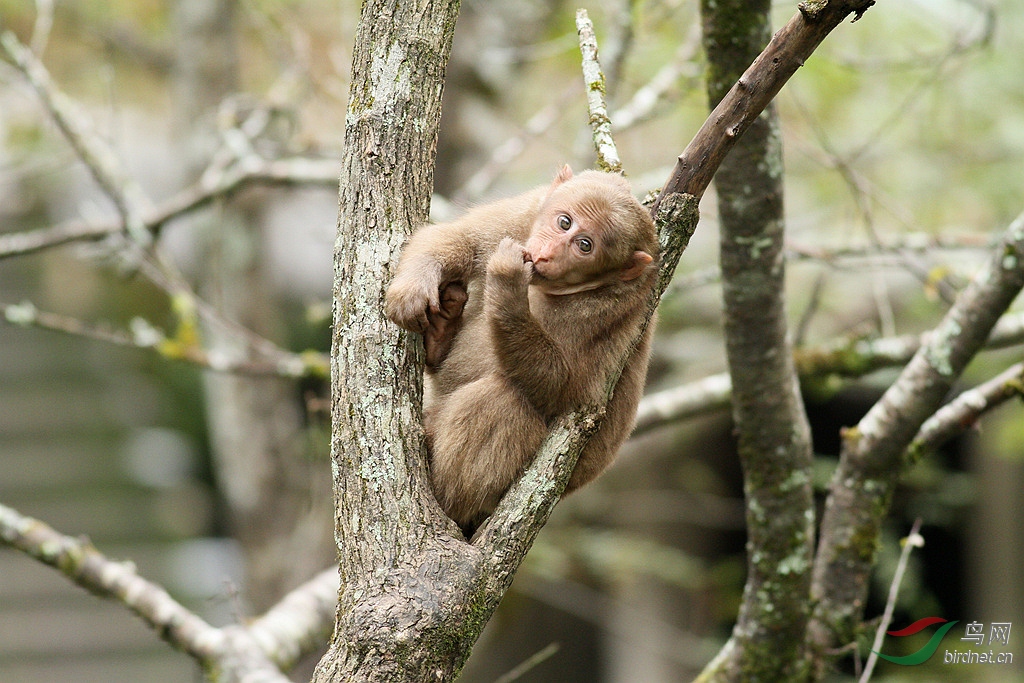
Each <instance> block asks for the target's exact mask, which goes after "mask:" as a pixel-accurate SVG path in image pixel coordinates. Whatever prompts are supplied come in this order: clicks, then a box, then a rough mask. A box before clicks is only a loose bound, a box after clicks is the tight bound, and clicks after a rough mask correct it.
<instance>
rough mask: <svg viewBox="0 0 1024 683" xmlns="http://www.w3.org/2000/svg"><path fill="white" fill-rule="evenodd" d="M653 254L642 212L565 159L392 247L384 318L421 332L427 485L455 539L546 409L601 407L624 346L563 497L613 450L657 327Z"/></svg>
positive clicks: (536, 432) (534, 442)
mask: <svg viewBox="0 0 1024 683" xmlns="http://www.w3.org/2000/svg"><path fill="white" fill-rule="evenodd" d="M658 258H659V246H658V240H657V237H656V235H655V230H654V223H653V221H652V219H651V216H650V214H649V213H648V211H647V210H646V209H645V208H644V207H643V206H642V205H641V204H640V203H639V202H638V201H637V200H636V198H635V197H634V196H633V195H632V193H631V191H630V187H629V183H628V182H627V181H626V180H625V179H624V178H623V177H621V176H619V175H614V174H609V173H602V172H599V171H583V172H581V173H580V174H579V175H575V176H574V175H573V172H572V169H570V168H569V166H564V167H562V169H561V170H560V171H559V172H558V173H557V174H556V176H555V179H554V181H553V182H552V183H551V185H550V186H541V187H538V188H535V189H533V190H530V191H528V192H526V193H523V194H520V195H518V196H515V197H511V198H507V199H501V200H498V201H495V202H493V203H490V204H485V205H482V206H478V207H476V208H473V209H470V210H469V211H468V212H467V213H466V214H465V215H463V216H462V217H460V218H458V219H456V220H453V221H451V222H447V223H439V224H428V225H425V226H423V227H421V228H419V229H418V230H417V231H415V232H414V234H413V235H412V237H411V238H410V240H409V241H408V242H407V244H406V245H405V246H404V247H403V250H402V254H401V257H400V259H399V264H398V268H397V271H396V274H395V276H394V279H393V280H392V282H391V283H390V285H389V287H388V290H387V294H386V297H385V313H386V315H387V317H388V318H389V319H390V320H391V321H393V322H394V323H396V324H397V325H399V326H401V327H403V328H405V329H407V330H409V331H412V332H419V333H422V335H423V342H424V348H425V356H426V363H425V364H426V375H427V386H426V391H425V394H424V413H423V425H424V430H425V432H426V440H427V448H428V453H429V457H430V460H429V469H430V477H431V484H432V486H433V489H434V494H435V497H436V498H437V501H438V502H439V503H440V505H441V508H442V509H443V510H444V512H445V514H447V515H448V516H449V517H451V518H452V519H453V520H455V522H456V523H457V524H458V525H459V526H460V527H461V528H462V530H463V532H464V533H466V536H467V537H469V536H471V535H472V532H473V530H475V529H476V528H477V527H478V526H479V524H480V523H481V522H482V521H483V520H484V519H485V518H486V517H487V516H489V515H490V514H491V513H492V512H493V511H494V508H495V507H496V506H497V504H498V501H499V500H500V499H501V497H502V496H503V495H504V494H505V492H506V491H507V490H508V489H509V487H511V485H512V484H513V483H515V481H516V480H517V479H518V478H519V477H520V476H521V475H522V473H523V472H524V471H525V469H526V467H527V466H529V464H530V462H531V461H532V459H533V456H534V454H535V453H536V451H537V449H538V448H539V446H540V444H541V442H542V441H543V439H544V437H545V436H546V435H547V433H548V429H549V427H550V424H551V422H552V421H553V420H554V418H556V417H557V416H559V415H561V414H563V413H565V412H567V411H570V410H573V409H576V408H580V407H583V406H589V405H596V404H599V403H600V402H602V401H603V398H604V394H605V391H606V385H607V382H608V380H609V378H610V373H611V372H612V371H613V370H614V369H617V367H618V363H619V362H621V359H622V358H623V357H625V356H626V354H627V353H628V354H629V357H628V360H627V362H626V365H625V368H624V370H623V372H622V375H621V377H620V379H619V383H618V385H617V388H616V389H615V392H614V394H613V396H612V398H611V401H610V402H609V404H608V406H607V411H606V414H605V418H604V421H603V423H602V425H601V427H600V429H599V430H598V431H597V433H596V434H595V435H594V436H593V437H592V438H591V439H590V442H589V443H588V444H587V446H586V447H585V448H584V450H583V452H582V453H581V454H580V457H579V460H578V462H577V464H576V467H575V469H574V470H573V473H572V475H571V478H570V479H569V483H568V485H567V487H566V491H565V492H566V493H569V492H571V491H574V490H576V489H578V488H580V487H581V486H583V485H584V484H586V483H588V482H589V481H591V480H592V479H594V478H595V477H596V476H597V475H598V474H599V473H600V472H601V471H603V470H604V469H605V468H606V467H607V466H608V465H609V464H610V463H611V461H612V460H613V459H614V457H615V455H616V453H617V452H618V449H619V446H621V445H622V443H623V441H625V440H626V438H627V437H628V436H629V433H630V432H631V431H632V427H633V419H634V417H635V415H636V408H637V403H638V402H639V400H640V396H641V393H642V390H643V385H644V382H645V380H646V375H647V362H648V358H649V355H650V347H651V334H652V329H653V325H649V326H648V327H647V328H646V330H645V331H644V334H643V335H642V336H640V338H639V340H637V337H638V335H639V334H640V330H641V327H642V325H643V321H644V320H645V318H646V305H645V304H646V302H647V300H648V297H649V294H650V292H651V290H652V288H653V286H654V281H655V279H656V276H657V267H656V266H657V261H658Z"/></svg>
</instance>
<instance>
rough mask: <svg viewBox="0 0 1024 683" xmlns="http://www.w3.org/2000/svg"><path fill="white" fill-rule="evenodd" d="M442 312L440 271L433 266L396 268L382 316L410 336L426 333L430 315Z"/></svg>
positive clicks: (411, 265) (410, 265) (414, 265)
mask: <svg viewBox="0 0 1024 683" xmlns="http://www.w3.org/2000/svg"><path fill="white" fill-rule="evenodd" d="M440 310H441V269H440V268H439V267H437V266H436V264H422V265H417V264H414V263H409V264H406V267H404V268H399V270H398V274H397V275H395V279H394V280H392V281H391V285H390V286H389V287H388V293H387V297H386V300H385V305H384V312H385V314H386V315H387V316H388V318H389V319H390V320H391V321H392V322H393V323H395V324H396V325H398V326H399V327H403V328H405V329H407V330H409V331H410V332H425V331H426V329H427V327H428V325H429V324H430V314H431V313H435V314H436V313H438V312H439V311H440Z"/></svg>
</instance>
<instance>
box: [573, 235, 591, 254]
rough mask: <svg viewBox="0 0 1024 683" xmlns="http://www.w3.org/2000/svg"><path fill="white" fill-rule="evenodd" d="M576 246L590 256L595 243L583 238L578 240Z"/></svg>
mask: <svg viewBox="0 0 1024 683" xmlns="http://www.w3.org/2000/svg"><path fill="white" fill-rule="evenodd" d="M576 246H577V247H579V248H580V251H582V252H583V253H584V254H589V253H590V252H592V251H593V250H594V243H593V242H591V241H590V238H589V237H581V238H579V239H578V240H576Z"/></svg>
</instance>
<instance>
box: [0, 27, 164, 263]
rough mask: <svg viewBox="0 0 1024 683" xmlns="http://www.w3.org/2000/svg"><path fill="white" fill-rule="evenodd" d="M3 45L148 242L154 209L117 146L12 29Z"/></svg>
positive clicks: (135, 235) (137, 235) (129, 228)
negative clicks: (148, 225)
mask: <svg viewBox="0 0 1024 683" xmlns="http://www.w3.org/2000/svg"><path fill="white" fill-rule="evenodd" d="M0 45H2V46H3V48H4V51H5V52H6V53H7V55H8V56H9V57H10V58H11V61H13V62H14V64H15V66H17V67H18V69H19V70H20V71H21V72H22V73H23V74H24V75H25V78H26V79H28V82H29V83H30V84H31V85H32V87H33V88H34V89H35V91H36V94H38V95H39V99H40V101H41V102H42V103H43V106H44V107H46V110H47V112H48V113H49V114H50V116H51V117H52V118H53V121H54V122H55V123H56V124H57V127H58V128H59V129H60V131H61V133H63V134H64V137H65V139H67V141H68V143H69V144H70V145H71V147H72V148H73V149H74V150H75V153H76V154H77V155H78V158H79V159H81V160H82V162H84V163H85V165H86V167H87V168H88V169H89V171H90V172H91V173H92V176H93V178H94V179H95V180H96V182H97V183H98V184H99V186H100V187H101V188H102V189H103V192H104V193H105V194H106V195H107V196H108V197H109V198H110V200H111V201H112V202H113V203H114V206H115V207H116V208H117V212H118V214H119V215H120V216H121V220H122V222H123V225H124V229H125V231H126V232H127V233H128V235H129V237H131V239H132V240H133V241H134V242H135V244H136V245H138V246H140V247H146V246H148V245H149V244H150V243H151V242H152V237H151V235H150V234H149V232H148V231H147V230H146V228H145V223H144V220H143V216H144V215H146V214H147V213H149V212H150V210H151V209H150V201H149V198H148V197H147V196H146V194H145V193H144V192H143V191H142V187H141V186H140V185H139V184H138V183H137V182H136V181H135V180H134V179H133V178H131V177H130V176H129V175H128V174H127V173H126V172H125V169H124V165H123V164H122V163H121V160H120V159H118V157H117V155H116V154H115V153H114V150H113V149H111V147H110V146H109V145H107V144H106V143H104V142H103V140H102V138H100V136H99V135H97V134H96V132H95V130H94V126H93V124H92V121H90V120H89V117H88V115H87V114H86V113H85V111H84V110H82V109H81V108H80V107H79V106H78V105H77V104H76V103H75V102H74V101H73V100H72V99H70V98H69V97H67V96H66V95H65V94H64V93H63V92H61V90H60V89H59V88H58V87H57V86H56V85H55V84H54V83H53V81H52V80H51V79H50V74H49V72H48V71H47V70H46V67H44V66H43V64H42V62H40V61H39V59H38V58H37V57H36V55H34V54H33V53H32V51H31V50H30V49H29V48H27V47H25V46H24V45H22V43H21V42H20V41H19V40H18V39H17V38H16V37H15V35H14V34H13V33H11V32H10V31H5V32H4V33H3V35H0Z"/></svg>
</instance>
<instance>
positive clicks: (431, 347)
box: [423, 282, 469, 369]
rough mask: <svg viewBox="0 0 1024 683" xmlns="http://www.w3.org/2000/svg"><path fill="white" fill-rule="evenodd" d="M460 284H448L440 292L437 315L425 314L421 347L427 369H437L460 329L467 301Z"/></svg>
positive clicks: (430, 312) (464, 288)
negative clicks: (424, 354)
mask: <svg viewBox="0 0 1024 683" xmlns="http://www.w3.org/2000/svg"><path fill="white" fill-rule="evenodd" d="M468 298H469V297H468V295H467V294H466V287H465V285H463V284H462V283H461V282H449V283H448V284H447V285H445V286H444V289H442V290H441V297H440V306H439V310H438V311H437V313H434V312H433V311H428V312H427V329H426V331H425V332H424V333H423V346H424V348H425V349H426V351H427V367H428V368H431V369H435V368H437V366H439V365H440V364H441V363H442V362H444V359H445V358H447V357H448V352H449V351H451V348H452V340H454V339H455V335H456V334H457V333H458V331H459V329H461V328H462V309H463V308H465V306H466V300H467V299H468Z"/></svg>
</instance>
